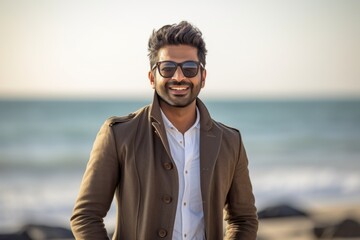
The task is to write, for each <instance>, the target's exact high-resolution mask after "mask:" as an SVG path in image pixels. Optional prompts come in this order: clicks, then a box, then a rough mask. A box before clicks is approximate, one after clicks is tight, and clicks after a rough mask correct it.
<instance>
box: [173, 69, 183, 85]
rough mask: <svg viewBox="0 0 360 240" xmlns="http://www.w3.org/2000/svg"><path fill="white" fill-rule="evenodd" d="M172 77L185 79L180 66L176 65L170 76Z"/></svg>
mask: <svg viewBox="0 0 360 240" xmlns="http://www.w3.org/2000/svg"><path fill="white" fill-rule="evenodd" d="M172 79H174V80H176V81H179V82H180V81H182V80H184V79H185V76H184V74H183V72H182V71H181V68H180V66H178V67H177V69H176V71H175V73H174V75H173V76H172Z"/></svg>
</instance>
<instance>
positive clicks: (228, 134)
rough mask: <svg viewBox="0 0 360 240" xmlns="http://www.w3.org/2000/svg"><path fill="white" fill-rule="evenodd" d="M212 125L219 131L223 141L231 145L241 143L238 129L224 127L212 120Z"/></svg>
mask: <svg viewBox="0 0 360 240" xmlns="http://www.w3.org/2000/svg"><path fill="white" fill-rule="evenodd" d="M213 123H214V124H215V125H216V126H217V127H219V128H220V129H221V131H222V133H223V134H222V135H223V139H224V140H228V141H230V142H233V143H235V142H238V141H241V133H240V131H239V129H237V128H234V127H230V126H228V125H225V124H224V123H221V122H217V121H215V120H213Z"/></svg>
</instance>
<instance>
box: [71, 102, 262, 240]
mask: <svg viewBox="0 0 360 240" xmlns="http://www.w3.org/2000/svg"><path fill="white" fill-rule="evenodd" d="M197 106H198V108H199V111H200V171H201V173H200V178H201V195H202V200H203V210H204V221H205V235H206V239H207V240H218V239H243V240H255V239H256V232H257V227H258V221H257V215H256V208H255V200H254V196H253V193H252V186H251V182H250V178H249V172H248V160H247V156H246V153H245V149H244V146H243V143H242V140H241V137H240V134H239V132H238V131H237V130H235V129H232V128H229V127H226V126H224V125H222V124H221V123H218V122H215V121H214V120H212V119H211V118H210V115H209V113H208V111H207V109H206V107H205V105H204V104H203V103H202V102H201V101H200V100H199V99H197ZM177 174H178V173H177V170H176V166H175V163H174V161H173V159H172V157H171V154H170V148H169V145H168V141H167V137H166V132H165V129H164V124H163V121H162V117H161V113H160V107H159V103H158V100H157V97H156V95H155V97H154V101H153V104H152V105H149V106H146V107H144V108H142V109H140V110H138V111H137V112H135V113H133V114H130V115H129V116H127V117H113V118H110V119H108V120H107V121H106V122H105V123H104V125H103V126H102V127H101V129H100V131H99V133H98V135H97V137H96V140H95V143H94V146H93V150H92V152H91V156H90V160H89V162H88V165H87V168H86V171H85V174H84V177H83V181H82V183H81V188H80V192H79V196H78V199H77V201H76V204H75V208H74V212H73V215H72V217H71V227H72V231H73V233H74V235H75V237H76V239H86V240H89V239H96V240H99V239H107V232H106V230H105V227H104V224H103V218H104V217H105V216H106V213H107V212H108V210H109V208H110V205H111V202H112V199H113V196H114V194H115V195H116V200H117V225H116V229H115V233H114V236H113V239H122V240H136V239H137V240H146V239H149V240H154V239H171V238H172V231H173V224H174V221H175V212H176V205H177V199H178V176H177ZM223 210H225V211H224V213H225V220H226V221H227V229H226V236H225V237H224V235H223V217H224V216H223Z"/></svg>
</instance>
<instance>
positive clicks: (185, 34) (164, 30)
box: [148, 21, 207, 68]
mask: <svg viewBox="0 0 360 240" xmlns="http://www.w3.org/2000/svg"><path fill="white" fill-rule="evenodd" d="M180 44H184V45H189V46H193V47H195V48H197V50H198V58H199V61H200V62H201V63H202V64H203V65H204V66H205V64H206V53H207V50H206V47H205V42H204V39H203V38H202V33H201V31H200V30H199V29H198V28H196V27H195V26H193V25H192V24H190V23H189V22H187V21H181V22H180V23H179V24H173V25H165V26H163V27H161V28H160V29H158V30H153V32H152V34H151V36H150V39H149V43H148V51H149V53H148V56H149V60H150V68H151V67H152V66H153V65H154V64H155V63H156V62H157V61H158V52H159V50H160V48H162V47H164V46H166V45H180Z"/></svg>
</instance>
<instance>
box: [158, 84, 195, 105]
mask: <svg viewBox="0 0 360 240" xmlns="http://www.w3.org/2000/svg"><path fill="white" fill-rule="evenodd" d="M176 87H184V88H187V89H188V90H187V91H188V92H187V93H186V94H176V93H175V94H174V93H171V91H170V89H171V88H176ZM200 90H201V84H199V85H194V84H193V83H192V82H186V81H181V82H179V81H175V80H170V81H168V82H167V83H166V84H165V85H164V86H157V87H156V88H155V91H156V94H157V95H158V97H159V100H160V102H163V103H165V104H167V105H169V106H172V107H176V108H185V107H187V106H189V105H190V104H191V103H193V102H194V101H195V100H196V98H197V96H198V95H199V93H200Z"/></svg>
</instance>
